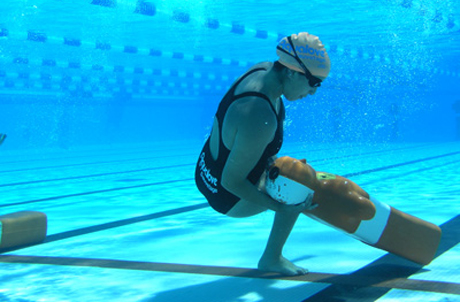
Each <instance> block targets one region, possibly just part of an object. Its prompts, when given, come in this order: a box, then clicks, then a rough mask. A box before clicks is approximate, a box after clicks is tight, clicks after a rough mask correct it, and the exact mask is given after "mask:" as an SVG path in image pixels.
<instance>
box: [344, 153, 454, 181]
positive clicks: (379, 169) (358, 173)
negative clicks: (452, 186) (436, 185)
mask: <svg viewBox="0 0 460 302" xmlns="http://www.w3.org/2000/svg"><path fill="white" fill-rule="evenodd" d="M457 154H460V151H457V152H451V153H446V154H442V155H436V156H431V157H426V158H421V159H416V160H411V161H407V162H404V163H400V164H394V165H389V166H384V167H380V168H375V169H370V170H365V171H361V172H355V173H348V174H346V176H345V177H353V176H359V175H363V174H369V173H373V172H379V171H382V170H387V169H392V168H397V167H401V166H407V165H412V164H416V163H420V162H424V161H429V160H433V159H438V158H443V157H447V156H453V155H457ZM459 161H460V160H459Z"/></svg>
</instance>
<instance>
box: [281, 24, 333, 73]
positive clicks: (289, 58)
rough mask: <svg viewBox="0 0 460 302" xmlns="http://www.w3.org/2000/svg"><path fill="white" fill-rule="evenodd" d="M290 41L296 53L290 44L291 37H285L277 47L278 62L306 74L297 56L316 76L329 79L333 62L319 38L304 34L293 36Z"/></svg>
mask: <svg viewBox="0 0 460 302" xmlns="http://www.w3.org/2000/svg"><path fill="white" fill-rule="evenodd" d="M290 39H291V41H292V45H293V46H294V48H295V52H294V50H293V49H292V46H291V43H289V37H284V38H283V39H282V40H281V41H280V42H279V43H278V46H277V47H276V54H277V55H278V57H279V59H278V61H279V62H280V63H281V64H283V65H284V66H286V67H288V68H290V69H293V70H295V71H298V72H301V73H304V71H303V69H302V68H301V67H300V64H299V63H298V62H297V60H296V54H297V56H298V57H299V59H300V60H301V61H302V63H303V64H305V66H306V67H307V68H308V70H309V71H310V72H311V73H312V74H313V75H314V76H317V77H324V78H325V77H327V75H328V74H329V71H330V70H331V61H330V60H329V56H328V54H327V51H326V49H325V48H324V45H323V43H321V41H320V40H319V38H318V37H317V36H314V35H310V34H309V33H306V32H302V33H299V34H298V35H296V34H292V35H291V36H290Z"/></svg>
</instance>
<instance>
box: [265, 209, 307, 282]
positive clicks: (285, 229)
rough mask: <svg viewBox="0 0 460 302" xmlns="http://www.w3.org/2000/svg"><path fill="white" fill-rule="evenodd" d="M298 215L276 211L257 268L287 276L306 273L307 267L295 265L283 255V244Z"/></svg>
mask: <svg viewBox="0 0 460 302" xmlns="http://www.w3.org/2000/svg"><path fill="white" fill-rule="evenodd" d="M298 217H299V214H298V213H297V214H286V213H280V212H276V214H275V221H274V223H273V227H272V230H271V232H270V237H269V239H268V242H267V246H266V248H265V251H264V253H263V254H262V257H261V258H260V260H259V264H258V268H259V270H262V271H268V272H277V273H281V274H284V275H289V276H295V275H305V274H308V270H307V269H305V268H302V267H300V266H297V265H295V264H294V263H292V262H290V261H289V260H287V259H286V258H284V257H283V247H284V244H285V243H286V240H287V238H288V236H289V234H290V233H291V231H292V228H293V227H294V224H295V222H296V221H297V218H298Z"/></svg>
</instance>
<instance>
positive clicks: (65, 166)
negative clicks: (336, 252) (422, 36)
mask: <svg viewBox="0 0 460 302" xmlns="http://www.w3.org/2000/svg"><path fill="white" fill-rule="evenodd" d="M430 145H431V144H426V145H421V146H410V147H402V148H397V149H386V150H379V151H374V152H368V153H360V154H352V155H344V156H337V157H331V158H322V159H314V160H311V161H309V162H323V161H328V160H332V159H339V158H348V157H355V156H364V155H368V154H373V153H385V152H389V151H394V150H406V149H414V148H421V147H426V146H430ZM330 149H332V148H328V149H317V150H310V151H308V152H317V151H327V150H330ZM302 152H305V151H302ZM302 152H294V153H292V154H297V153H302ZM191 155H193V154H186V155H169V156H154V157H145V158H135V159H127V160H126V159H125V160H116V161H104V162H91V163H80V164H66V165H58V166H47V167H36V168H24V169H16V170H5V171H0V173H11V172H24V171H31V170H45V169H55V168H67V167H75V166H84V165H98V164H110V163H120V162H129V161H138V160H149V159H154V158H167V157H179V156H191ZM187 165H192V164H184V166H187ZM166 167H167V166H166ZM59 180H63V179H59ZM45 181H46V180H45ZM35 182H39V181H35ZM35 182H33V183H35ZM21 184H27V183H21ZM10 185H15V184H10Z"/></svg>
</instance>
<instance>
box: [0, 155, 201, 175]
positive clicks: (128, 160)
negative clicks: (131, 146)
mask: <svg viewBox="0 0 460 302" xmlns="http://www.w3.org/2000/svg"><path fill="white" fill-rule="evenodd" d="M191 155H194V154H188V155H187V154H186V155H162V156H151V157H142V158H133V159H120V160H112V161H97V162H90V163H79V164H65V165H57V166H47V167H35V168H23V169H16V170H4V171H0V173H13V172H24V171H33V170H46V169H56V168H73V167H78V166H90V165H106V164H115V163H124V162H130V161H142V160H150V159H156V158H170V157H184V156H191Z"/></svg>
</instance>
